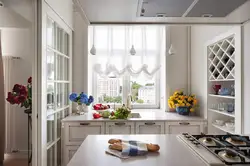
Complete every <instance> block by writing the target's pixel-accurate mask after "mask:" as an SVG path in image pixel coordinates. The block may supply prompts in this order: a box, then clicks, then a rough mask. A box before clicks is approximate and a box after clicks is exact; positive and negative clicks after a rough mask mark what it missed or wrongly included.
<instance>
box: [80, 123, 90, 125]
mask: <svg viewBox="0 0 250 166" xmlns="http://www.w3.org/2000/svg"><path fill="white" fill-rule="evenodd" d="M80 125H81V126H87V125H89V123H80Z"/></svg>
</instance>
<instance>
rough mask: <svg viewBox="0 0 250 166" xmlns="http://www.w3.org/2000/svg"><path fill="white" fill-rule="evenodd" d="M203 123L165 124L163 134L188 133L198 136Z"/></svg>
mask: <svg viewBox="0 0 250 166" xmlns="http://www.w3.org/2000/svg"><path fill="white" fill-rule="evenodd" d="M203 128H204V127H203V122H189V121H179V122H166V125H165V130H166V131H165V132H166V134H181V133H185V132H188V133H190V134H200V133H201V132H203V131H204V129H203Z"/></svg>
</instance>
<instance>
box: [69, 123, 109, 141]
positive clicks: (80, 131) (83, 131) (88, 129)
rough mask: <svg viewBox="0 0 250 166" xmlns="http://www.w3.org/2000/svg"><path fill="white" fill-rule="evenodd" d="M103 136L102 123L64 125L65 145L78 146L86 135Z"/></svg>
mask: <svg viewBox="0 0 250 166" xmlns="http://www.w3.org/2000/svg"><path fill="white" fill-rule="evenodd" d="M98 134H99V135H100V134H104V122H74V123H66V125H65V131H64V136H65V145H80V144H81V143H82V142H83V141H84V139H85V138H86V137H87V136H88V135H98Z"/></svg>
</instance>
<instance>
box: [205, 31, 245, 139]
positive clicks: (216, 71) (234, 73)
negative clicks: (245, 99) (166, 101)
mask: <svg viewBox="0 0 250 166" xmlns="http://www.w3.org/2000/svg"><path fill="white" fill-rule="evenodd" d="M205 54H206V56H207V93H206V94H207V103H206V104H207V110H206V111H207V120H208V133H218V134H220V133H219V132H218V130H217V129H219V130H221V131H224V132H228V133H231V134H235V133H236V134H243V133H242V113H241V111H242V110H241V29H240V27H237V28H232V29H230V30H229V31H228V32H224V33H221V34H219V35H217V36H216V37H214V38H213V39H211V40H209V41H207V43H206V47H205ZM215 85H220V86H221V88H227V89H228V90H229V92H230V94H231V93H232V92H234V96H231V95H215V94H214V89H213V87H214V86H215ZM230 104H233V106H234V110H235V111H234V112H233V113H229V112H227V111H221V110H217V109H210V108H215V107H214V106H215V105H218V106H220V107H224V108H225V107H226V105H230ZM215 120H223V121H224V122H228V121H233V122H234V124H235V129H234V130H230V129H228V128H227V127H225V126H219V125H216V124H214V123H213V122H215Z"/></svg>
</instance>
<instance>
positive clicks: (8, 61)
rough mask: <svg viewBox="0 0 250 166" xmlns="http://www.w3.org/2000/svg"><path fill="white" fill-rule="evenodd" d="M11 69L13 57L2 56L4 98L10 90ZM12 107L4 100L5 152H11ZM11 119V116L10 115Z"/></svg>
mask: <svg viewBox="0 0 250 166" xmlns="http://www.w3.org/2000/svg"><path fill="white" fill-rule="evenodd" d="M12 69H13V59H12V57H11V56H3V72H4V90H5V98H7V95H8V92H10V91H11V90H12V74H11V73H12ZM12 108H13V107H12V106H11V105H10V104H9V103H8V102H7V101H6V100H5V119H6V127H5V130H6V136H5V138H6V144H5V146H6V147H5V149H6V152H7V153H9V152H11V140H10V139H11V132H10V131H11V126H12V125H13V124H11V123H13V122H11V116H13V109H12ZM12 119H13V117H12ZM12 146H13V145H12Z"/></svg>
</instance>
